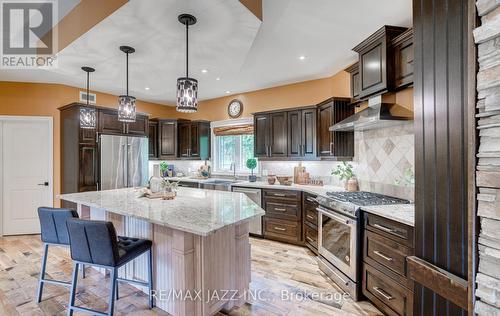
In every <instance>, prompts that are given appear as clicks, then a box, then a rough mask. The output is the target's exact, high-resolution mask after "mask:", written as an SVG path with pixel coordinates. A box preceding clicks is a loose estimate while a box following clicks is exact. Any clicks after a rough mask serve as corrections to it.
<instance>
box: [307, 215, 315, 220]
mask: <svg viewBox="0 0 500 316" xmlns="http://www.w3.org/2000/svg"><path fill="white" fill-rule="evenodd" d="M306 217H307V218H309V219H310V220H314V216H312V215H310V214H307V215H306Z"/></svg>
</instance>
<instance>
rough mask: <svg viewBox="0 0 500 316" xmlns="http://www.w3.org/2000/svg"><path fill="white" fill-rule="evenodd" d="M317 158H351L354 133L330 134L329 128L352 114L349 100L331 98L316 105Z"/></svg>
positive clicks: (352, 110)
mask: <svg viewBox="0 0 500 316" xmlns="http://www.w3.org/2000/svg"><path fill="white" fill-rule="evenodd" d="M317 111H318V119H317V121H318V136H317V142H318V156H320V157H324V158H328V157H335V158H346V159H348V158H352V157H353V156H354V132H330V131H329V128H330V126H332V125H333V124H336V123H338V122H340V121H342V120H343V119H345V118H347V117H349V116H351V115H353V114H354V106H353V105H350V99H347V98H331V99H328V100H325V101H323V102H321V103H320V104H318V109H317Z"/></svg>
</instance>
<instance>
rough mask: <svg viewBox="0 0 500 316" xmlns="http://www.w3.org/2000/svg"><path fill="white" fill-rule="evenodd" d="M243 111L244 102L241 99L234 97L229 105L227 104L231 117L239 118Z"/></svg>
mask: <svg viewBox="0 0 500 316" xmlns="http://www.w3.org/2000/svg"><path fill="white" fill-rule="evenodd" d="M242 112H243V103H241V101H240V100H237V99H234V100H232V101H231V102H229V105H228V106H227V114H229V116H230V117H231V118H237V117H239V116H240V115H241V113H242Z"/></svg>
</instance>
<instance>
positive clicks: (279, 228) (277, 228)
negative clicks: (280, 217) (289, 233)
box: [274, 226, 286, 232]
mask: <svg viewBox="0 0 500 316" xmlns="http://www.w3.org/2000/svg"><path fill="white" fill-rule="evenodd" d="M274 230H279V231H282V232H284V231H285V230H286V228H283V227H279V226H274Z"/></svg>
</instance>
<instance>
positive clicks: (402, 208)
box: [361, 204, 415, 226]
mask: <svg viewBox="0 0 500 316" xmlns="http://www.w3.org/2000/svg"><path fill="white" fill-rule="evenodd" d="M361 209H362V210H363V211H365V212H367V213H372V214H375V215H379V216H382V217H385V218H387V219H391V220H393V221H396V222H400V223H403V224H406V225H409V226H415V204H394V205H372V206H363V207H361Z"/></svg>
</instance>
